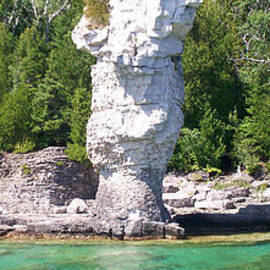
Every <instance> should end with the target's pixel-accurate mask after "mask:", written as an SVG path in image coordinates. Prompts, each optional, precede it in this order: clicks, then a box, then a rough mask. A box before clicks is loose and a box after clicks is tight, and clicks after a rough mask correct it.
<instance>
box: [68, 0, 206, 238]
mask: <svg viewBox="0 0 270 270" xmlns="http://www.w3.org/2000/svg"><path fill="white" fill-rule="evenodd" d="M201 2H202V0H111V1H110V21H109V25H108V26H106V27H99V28H96V29H95V28H94V29H93V28H92V29H91V27H89V25H90V21H91V19H90V20H89V19H87V18H85V17H83V18H82V19H81V21H80V22H79V24H78V25H77V26H76V28H75V29H74V31H73V34H72V38H73V41H74V43H75V44H76V45H77V48H78V49H84V50H87V51H89V52H90V53H91V54H92V55H94V56H96V57H97V63H96V65H95V66H93V67H92V73H91V75H92V82H93V95H92V112H93V113H92V115H91V118H90V119H89V123H88V126H87V152H88V155H89V158H90V160H91V162H92V164H93V166H94V168H95V169H96V170H97V172H98V173H99V175H100V180H99V181H100V184H99V189H98V192H97V195H96V214H95V215H96V216H97V217H99V218H100V219H101V220H102V222H101V223H102V224H103V226H104V228H103V229H104V230H107V229H108V228H110V230H112V231H113V230H114V228H115V230H125V233H127V232H128V230H129V229H128V228H129V226H131V225H130V224H134V222H135V223H136V224H137V223H138V222H144V221H153V222H166V221H168V220H169V219H170V215H169V213H168V211H167V210H166V208H165V207H164V205H163V202H162V180H163V177H164V173H165V171H166V166H167V163H168V161H169V160H170V158H171V155H172V153H173V150H174V146H175V143H176V139H177V137H178V135H179V132H180V128H181V126H182V124H183V113H182V111H181V106H182V104H183V102H184V83H183V72H182V66H181V54H182V53H183V46H184V40H185V37H186V35H187V33H188V32H189V31H190V30H191V28H192V24H193V19H194V16H195V12H196V9H197V8H198V7H199V5H200V4H201ZM134 226H135V225H134ZM131 230H132V228H131ZM131 234H132V233H131Z"/></svg>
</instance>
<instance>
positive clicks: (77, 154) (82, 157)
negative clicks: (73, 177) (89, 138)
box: [66, 143, 90, 165]
mask: <svg viewBox="0 0 270 270" xmlns="http://www.w3.org/2000/svg"><path fill="white" fill-rule="evenodd" d="M66 154H67V155H68V158H69V159H70V160H72V161H77V162H79V163H82V164H84V165H90V161H89V159H88V157H87V154H86V148H85V146H81V145H79V144H72V143H68V144H67V150H66Z"/></svg>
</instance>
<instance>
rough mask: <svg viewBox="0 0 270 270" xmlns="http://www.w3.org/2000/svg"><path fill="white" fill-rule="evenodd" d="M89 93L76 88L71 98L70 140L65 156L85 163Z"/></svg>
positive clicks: (84, 89) (85, 89)
mask: <svg viewBox="0 0 270 270" xmlns="http://www.w3.org/2000/svg"><path fill="white" fill-rule="evenodd" d="M90 103H91V92H90V91H89V89H87V88H76V90H75V94H74V96H73V98H72V110H71V121H70V127H71V132H70V139H71V143H68V149H67V154H68V156H69V157H70V159H72V160H77V161H80V162H82V161H85V160H87V155H86V125H87V121H88V119H89V116H90V113H91V111H90Z"/></svg>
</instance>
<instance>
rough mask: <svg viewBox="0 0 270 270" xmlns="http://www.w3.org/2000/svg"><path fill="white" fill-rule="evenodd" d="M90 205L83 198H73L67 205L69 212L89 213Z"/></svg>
mask: <svg viewBox="0 0 270 270" xmlns="http://www.w3.org/2000/svg"><path fill="white" fill-rule="evenodd" d="M87 211H88V207H87V206H86V204H85V202H84V201H83V200H82V199H78V198H76V199H73V200H72V201H71V203H70V204H69V206H68V207H67V211H66V212H67V213H68V214H83V213H87Z"/></svg>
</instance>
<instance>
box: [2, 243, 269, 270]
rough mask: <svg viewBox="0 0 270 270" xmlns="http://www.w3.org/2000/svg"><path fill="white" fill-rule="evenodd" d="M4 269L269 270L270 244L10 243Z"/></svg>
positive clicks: (4, 253) (5, 248) (4, 248)
mask: <svg viewBox="0 0 270 270" xmlns="http://www.w3.org/2000/svg"><path fill="white" fill-rule="evenodd" d="M0 269H1V270H15V269H16V270H161V269H162V270H176V269H177V270H178V269H179V270H216V269H217V270H269V269H270V243H265V244H254V245H232V244H207V245H206V244H204V245H200V244H194V245H191V244H188V245H178V244H162V245H160V244H152V245H140V244H136V245H134V244H130V243H92V244H91V243H90V244H87V245H79V244H68V245H67V244H62V245H52V244H5V243H0Z"/></svg>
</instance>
